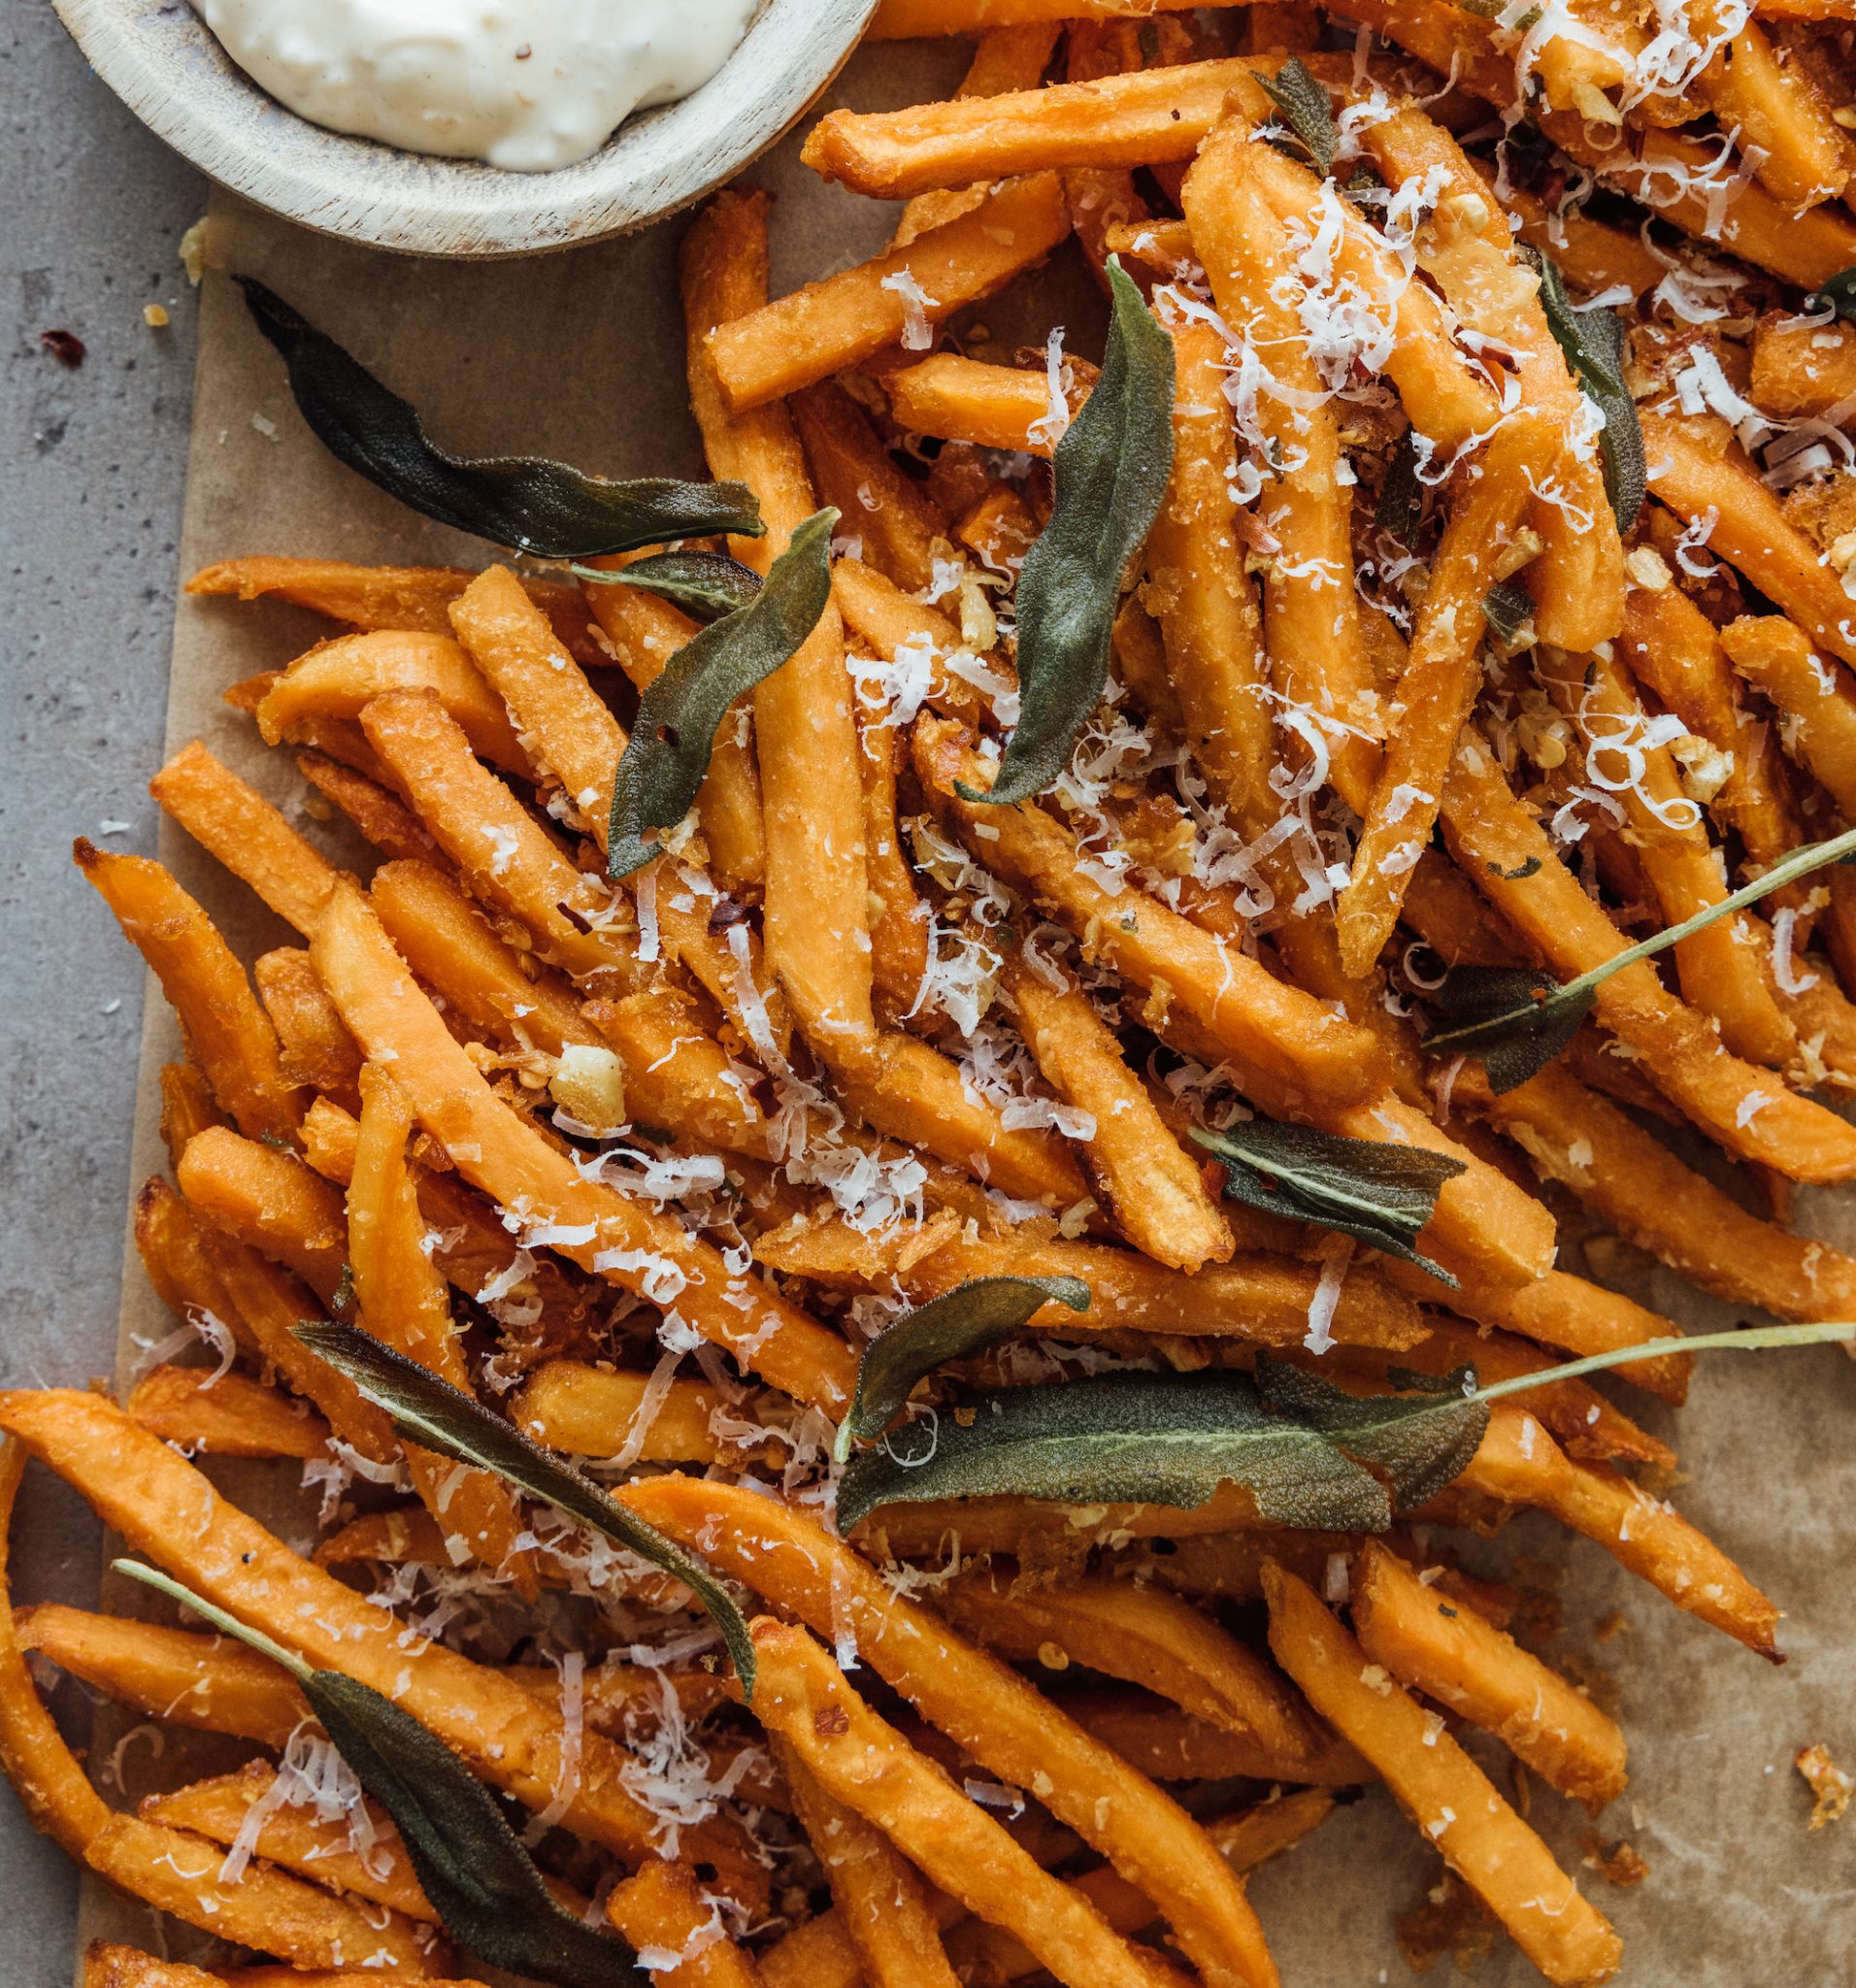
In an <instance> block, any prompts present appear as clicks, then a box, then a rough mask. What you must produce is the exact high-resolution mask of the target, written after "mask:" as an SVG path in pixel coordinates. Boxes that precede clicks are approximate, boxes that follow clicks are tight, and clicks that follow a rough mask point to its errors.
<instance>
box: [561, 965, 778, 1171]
mask: <svg viewBox="0 0 1856 1988" xmlns="http://www.w3.org/2000/svg"><path fill="white" fill-rule="evenodd" d="M584 1014H585V1018H586V1019H587V1021H589V1022H592V1023H595V1024H596V1025H597V1027H598V1031H599V1034H600V1035H601V1036H602V1037H603V1038H604V1040H605V1041H607V1042H608V1043H610V1044H612V1045H613V1048H614V1049H615V1050H616V1051H617V1052H618V1056H619V1060H620V1061H621V1062H622V1063H623V1065H624V1066H625V1097H626V1101H627V1106H628V1108H629V1110H631V1112H632V1115H633V1116H634V1117H635V1118H636V1119H637V1120H638V1121H639V1122H640V1123H642V1124H646V1125H661V1126H663V1127H664V1128H665V1129H666V1130H668V1131H671V1132H675V1133H676V1134H677V1136H678V1137H679V1139H680V1140H684V1141H686V1142H688V1143H690V1144H692V1145H695V1146H698V1147H713V1148H716V1149H718V1150H719V1151H722V1152H727V1153H739V1154H742V1155H744V1156H745V1157H746V1158H749V1159H757V1160H764V1159H769V1158H771V1157H772V1155H773V1129H772V1127H771V1126H770V1125H769V1124H768V1122H767V1117H766V1114H765V1113H764V1112H763V1111H762V1110H761V1109H760V1106H759V1104H758V1103H757V1102H756V1101H755V1098H754V1095H753V1092H752V1089H751V1088H750V1085H751V1084H752V1083H753V1082H756V1081H758V1076H757V1073H756V1072H754V1071H752V1070H749V1069H747V1068H746V1067H745V1066H743V1065H741V1064H738V1063H736V1062H735V1061H734V1060H733V1059H732V1058H731V1057H730V1056H729V1054H728V1052H727V1050H725V1049H724V1048H723V1047H722V1045H721V1044H719V1043H718V1042H717V1041H716V1040H715V1039H714V1037H713V1036H712V1035H710V1034H709V1032H708V1030H707V1028H706V1027H705V1026H704V1021H705V1017H704V1015H703V1013H702V1011H701V1010H700V1009H699V1008H698V1007H697V1005H696V1003H695V1002H694V1001H693V1000H691V999H690V997H689V996H688V995H686V994H682V993H679V991H678V990H677V989H676V988H675V987H649V988H646V989H645V990H644V991H643V992H641V993H638V994H628V995H626V997H625V998H624V1000H622V1001H589V1002H588V1003H587V1004H586V1007H585V1010H584Z"/></svg>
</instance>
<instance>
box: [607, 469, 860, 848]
mask: <svg viewBox="0 0 1856 1988" xmlns="http://www.w3.org/2000/svg"><path fill="white" fill-rule="evenodd" d="M837 522H838V514H837V512H835V511H833V510H830V509H829V508H827V509H826V510H824V511H815V512H813V514H812V516H811V517H809V518H807V520H806V521H805V523H804V524H802V525H801V526H800V527H799V529H798V530H797V531H796V532H794V533H793V536H792V543H791V544H790V545H789V546H788V547H786V549H785V551H783V552H782V553H781V554H780V555H779V558H778V559H776V560H775V561H774V563H773V568H772V570H771V571H770V572H769V573H768V575H767V579H766V582H765V583H764V584H763V585H762V586H761V587H760V589H759V590H758V591H757V592H756V594H755V595H754V597H753V599H752V600H751V601H750V602H749V603H748V604H747V606H746V607H745V608H737V609H735V611H734V612H733V613H728V614H724V615H723V616H722V618H721V619H720V620H719V621H712V622H711V623H710V625H709V626H708V627H707V628H705V629H704V630H703V632H702V633H701V634H700V635H696V636H692V637H691V638H690V640H689V641H688V642H686V643H684V645H683V646H682V647H681V648H679V650H678V651H677V653H676V654H675V655H674V656H672V657H671V659H670V661H669V662H668V663H666V664H665V665H664V669H663V673H662V675H660V676H659V677H658V678H657V679H656V680H655V681H654V682H653V683H652V684H651V686H650V687H649V689H647V690H646V692H645V695H644V696H643V697H642V698H641V699H640V700H639V705H638V722H637V724H636V725H635V726H634V727H633V728H632V736H631V738H630V740H629V741H628V742H627V744H626V746H625V753H624V757H623V758H621V759H620V761H619V762H618V778H617V779H616V780H615V781H613V820H612V831H611V833H610V835H609V836H608V838H607V860H606V869H607V874H608V875H609V876H612V877H627V876H629V875H630V874H631V873H632V872H633V871H634V870H640V869H643V868H644V866H645V865H646V863H648V862H650V861H651V860H652V858H653V857H655V856H657V855H659V854H661V853H662V850H661V848H660V846H659V845H658V844H657V843H656V842H655V841H652V840H648V839H647V837H646V831H647V830H649V829H665V828H675V827H676V826H677V824H678V823H679V821H681V820H682V818H683V816H684V815H685V814H687V813H688V812H689V810H690V806H691V804H692V803H693V802H694V801H695V799H696V794H697V790H698V789H699V788H700V787H701V786H702V783H703V776H704V775H705V774H706V773H707V772H708V771H709V756H710V754H711V753H712V752H713V750H714V747H715V734H716V732H717V731H719V730H720V728H721V722H722V719H723V718H725V717H726V716H727V715H728V708H729V706H730V705H732V704H733V703H734V702H735V700H736V698H738V697H741V696H743V695H745V694H746V692H747V691H749V690H751V689H753V687H754V685H755V684H756V683H759V682H761V681H763V680H764V679H766V678H768V677H771V676H772V675H773V674H774V672H775V671H776V670H777V669H779V666H780V664H781V663H783V662H785V661H786V659H787V658H788V657H789V656H791V655H792V654H793V653H794V652H795V651H796V650H797V649H798V648H799V647H800V646H801V645H802V644H803V643H804V642H805V640H806V638H807V637H808V636H809V635H810V634H811V633H812V630H813V629H814V628H815V627H816V626H817V625H818V617H819V616H820V615H821V614H822V613H824V612H825V604H826V602H827V601H829V600H830V599H831V533H832V527H833V526H834V525H835V524H836V523H837Z"/></svg>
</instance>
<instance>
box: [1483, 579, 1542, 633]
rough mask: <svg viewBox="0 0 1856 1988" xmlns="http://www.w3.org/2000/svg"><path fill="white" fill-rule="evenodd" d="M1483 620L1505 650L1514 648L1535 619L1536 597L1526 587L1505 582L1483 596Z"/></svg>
mask: <svg viewBox="0 0 1856 1988" xmlns="http://www.w3.org/2000/svg"><path fill="white" fill-rule="evenodd" d="M1482 618H1483V620H1485V621H1486V622H1487V623H1488V624H1489V627H1490V629H1491V631H1492V632H1493V633H1494V635H1495V637H1496V639H1497V640H1498V641H1499V642H1500V643H1501V644H1502V646H1504V647H1505V648H1512V647H1513V646H1514V644H1515V642H1516V640H1517V639H1518V637H1519V636H1520V634H1521V631H1522V630H1523V629H1524V628H1525V627H1526V626H1527V625H1528V623H1529V622H1530V621H1532V620H1533V618H1534V596H1533V595H1532V594H1530V593H1529V592H1528V590H1527V588H1526V587H1524V586H1517V585H1516V584H1515V583H1514V581H1513V580H1502V581H1501V582H1500V583H1499V584H1497V585H1495V586H1492V587H1490V588H1489V590H1488V592H1487V593H1485V594H1484V595H1483V596H1482Z"/></svg>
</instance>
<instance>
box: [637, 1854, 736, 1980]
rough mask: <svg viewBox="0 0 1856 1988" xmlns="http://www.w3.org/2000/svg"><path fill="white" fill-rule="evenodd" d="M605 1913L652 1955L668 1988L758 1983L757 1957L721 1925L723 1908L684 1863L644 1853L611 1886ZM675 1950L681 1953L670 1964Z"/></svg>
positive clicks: (642, 1950)
mask: <svg viewBox="0 0 1856 1988" xmlns="http://www.w3.org/2000/svg"><path fill="white" fill-rule="evenodd" d="M606 1916H607V1917H608V1918H609V1919H610V1920H611V1921H612V1922H613V1925H614V1926H616V1927H617V1928H618V1930H619V1932H620V1933H621V1934H623V1935H624V1937H625V1938H626V1939H627V1940H629V1941H630V1942H631V1944H632V1945H633V1946H634V1947H635V1948H636V1949H637V1950H638V1953H639V1956H640V1958H641V1959H643V1958H645V1957H646V1955H649V1956H652V1957H653V1958H652V1960H651V1971H652V1974H653V1976H654V1978H655V1979H657V1980H659V1981H661V1982H662V1983H663V1984H664V1988H760V1974H759V1972H758V1971H757V1970H756V1969H755V1967H754V1964H753V1962H752V1961H751V1960H750V1959H749V1958H748V1957H747V1955H746V1953H745V1952H744V1951H743V1950H742V1949H741V1948H740V1947H739V1946H737V1945H736V1944H735V1942H734V1941H733V1940H732V1939H730V1938H729V1937H728V1935H727V1934H726V1933H725V1932H724V1931H723V1930H722V1925H721V1917H720V1914H719V1913H718V1912H717V1911H716V1909H715V1907H714V1906H713V1905H712V1904H711V1903H710V1902H709V1901H708V1900H707V1899H705V1898H704V1897H703V1896H702V1894H701V1893H700V1892H699V1891H698V1890H697V1888H696V1880H695V1879H694V1878H693V1877H692V1876H691V1875H690V1873H689V1872H687V1871H686V1870H685V1869H684V1868H683V1866H682V1865H681V1864H680V1863H679V1864H673V1863H670V1862H668V1861H666V1860H665V1859H664V1858H662V1857H651V1858H648V1859H646V1862H645V1863H644V1864H643V1865H642V1866H641V1867H640V1868H639V1870H638V1872H637V1873H636V1875H634V1876H632V1877H628V1878H626V1879H624V1880H623V1882H621V1883H619V1884H616V1885H614V1886H613V1891H612V1895H611V1897H610V1898H608V1899H607V1901H606ZM671 1955H676V1956H678V1958H677V1959H676V1960H675V1961H672V1962H670V1964H669V1965H666V1960H667V1959H668V1957H669V1956H671ZM656 1956H664V1957H665V1958H664V1959H658V1958H655V1957H656Z"/></svg>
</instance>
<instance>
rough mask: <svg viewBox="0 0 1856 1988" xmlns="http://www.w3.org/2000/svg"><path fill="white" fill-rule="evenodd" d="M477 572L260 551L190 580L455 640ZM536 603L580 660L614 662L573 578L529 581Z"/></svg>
mask: <svg viewBox="0 0 1856 1988" xmlns="http://www.w3.org/2000/svg"><path fill="white" fill-rule="evenodd" d="M475 578H476V575H475V574H473V573H471V572H469V571H468V570H467V569H466V568H464V567H461V566H350V565H348V563H347V562H346V561H344V560H340V559H286V558H280V557H277V556H276V555H270V554H260V555H259V556H257V557H255V558H248V559H221V560H218V561H217V562H216V563H215V564H214V565H212V566H203V567H201V569H200V570H199V572H198V573H196V574H195V575H194V576H193V578H192V579H191V580H188V581H187V583H186V591H187V592H188V593H190V594H207V595H233V594H235V595H237V597H238V598H239V599H240V600H242V601H255V600H257V599H259V598H260V597H261V596H263V595H266V594H277V595H279V596H281V597H282V599H283V600H286V601H293V602H294V603H295V604H296V605H297V606H298V607H301V608H313V609H315V612H316V613H318V614H326V615H328V616H329V618H330V619H331V620H334V621H346V622H348V624H349V626H350V627H353V628H358V629H364V630H365V629H370V628H392V629H402V630H406V631H410V632H412V633H414V634H419V635H448V634H449V633H450V632H451V624H450V622H449V620H448V619H447V613H446V611H447V609H448V608H449V607H450V604H451V603H452V602H453V601H454V600H455V599H456V598H457V596H458V595H459V594H460V593H462V592H463V591H464V589H465V588H466V587H467V586H469V585H470V583H471V581H472V580H474V579H475ZM522 587H523V590H524V591H525V592H526V593H527V595H528V597H529V599H530V600H532V601H533V602H534V603H535V605H536V606H537V607H538V608H540V609H541V611H542V613H545V614H546V615H547V618H548V619H549V620H550V621H551V622H552V623H553V624H554V632H555V634H556V635H557V636H558V637H559V638H560V640H561V642H562V643H563V644H564V645H565V646H567V648H568V649H569V650H570V651H571V652H572V654H573V655H574V657H575V660H576V661H578V662H580V663H581V664H583V665H589V666H591V667H592V668H594V669H597V668H598V667H599V666H600V665H601V664H602V663H604V664H607V665H609V666H610V664H611V662H612V658H611V657H610V656H608V655H607V654H606V652H605V651H604V650H603V649H602V648H601V647H600V646H599V644H598V643H597V642H596V641H594V639H593V636H592V632H591V630H590V628H589V627H588V625H587V613H586V604H585V603H584V602H583V601H582V600H581V599H580V590H579V589H578V588H577V587H576V586H574V584H573V583H572V582H571V581H563V580H544V579H542V578H541V577H540V576H539V575H536V574H527V575H524V576H523V577H522Z"/></svg>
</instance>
